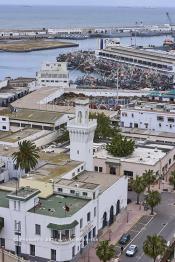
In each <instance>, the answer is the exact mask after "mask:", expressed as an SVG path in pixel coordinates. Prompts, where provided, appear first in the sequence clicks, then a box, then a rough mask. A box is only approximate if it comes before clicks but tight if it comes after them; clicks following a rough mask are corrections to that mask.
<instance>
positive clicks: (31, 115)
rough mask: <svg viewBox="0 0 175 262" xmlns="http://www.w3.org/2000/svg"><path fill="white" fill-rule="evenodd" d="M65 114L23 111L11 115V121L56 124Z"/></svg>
mask: <svg viewBox="0 0 175 262" xmlns="http://www.w3.org/2000/svg"><path fill="white" fill-rule="evenodd" d="M62 115H63V114H61V113H59V112H52V111H47V110H34V109H21V110H19V111H17V112H14V113H12V114H11V115H10V120H20V121H30V122H37V123H48V124H54V123H55V122H56V121H57V120H58V119H59V118H60V117H61V116H62Z"/></svg>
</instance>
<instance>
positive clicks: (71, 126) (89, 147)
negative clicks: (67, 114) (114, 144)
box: [67, 99, 97, 171]
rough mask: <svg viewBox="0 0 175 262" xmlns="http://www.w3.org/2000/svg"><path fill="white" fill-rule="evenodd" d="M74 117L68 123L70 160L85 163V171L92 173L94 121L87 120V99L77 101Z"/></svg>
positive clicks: (95, 122) (95, 125) (95, 123)
mask: <svg viewBox="0 0 175 262" xmlns="http://www.w3.org/2000/svg"><path fill="white" fill-rule="evenodd" d="M75 111H76V112H75V113H76V116H75V118H74V119H73V120H71V121H69V122H68V125H67V128H68V131H69V136H70V158H71V159H72V160H76V161H82V162H85V163H86V167H85V168H86V170H87V171H93V170H94V166H93V139H94V132H95V129H96V127H97V121H96V120H90V119H89V99H79V100H77V101H76V104H75Z"/></svg>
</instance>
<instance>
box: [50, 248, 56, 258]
mask: <svg viewBox="0 0 175 262" xmlns="http://www.w3.org/2000/svg"><path fill="white" fill-rule="evenodd" d="M56 256H57V252H56V250H55V249H51V260H54V261H56V259H57V258H56Z"/></svg>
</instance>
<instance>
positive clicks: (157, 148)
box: [94, 143, 174, 165]
mask: <svg viewBox="0 0 175 262" xmlns="http://www.w3.org/2000/svg"><path fill="white" fill-rule="evenodd" d="M173 148H174V147H173V146H170V145H165V144H156V143H147V144H144V145H141V146H137V147H136V148H135V150H134V152H133V154H132V155H130V156H128V157H114V156H112V155H110V154H109V153H108V152H107V150H106V149H102V150H100V151H98V152H96V153H95V154H94V155H95V157H97V158H101V159H106V160H107V159H108V160H111V161H115V160H117V161H118V162H119V163H120V162H128V163H135V164H145V165H155V164H156V163H157V162H158V161H160V159H163V158H164V157H165V156H166V154H167V152H169V151H170V150H172V149H173Z"/></svg>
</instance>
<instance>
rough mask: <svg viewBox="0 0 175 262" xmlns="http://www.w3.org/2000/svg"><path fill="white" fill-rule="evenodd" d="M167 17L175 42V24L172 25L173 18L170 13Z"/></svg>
mask: <svg viewBox="0 0 175 262" xmlns="http://www.w3.org/2000/svg"><path fill="white" fill-rule="evenodd" d="M166 16H167V18H168V21H169V25H170V27H171V35H172V37H173V39H174V41H175V32H174V30H173V26H174V24H173V23H172V20H171V16H170V14H169V13H168V12H166Z"/></svg>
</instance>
